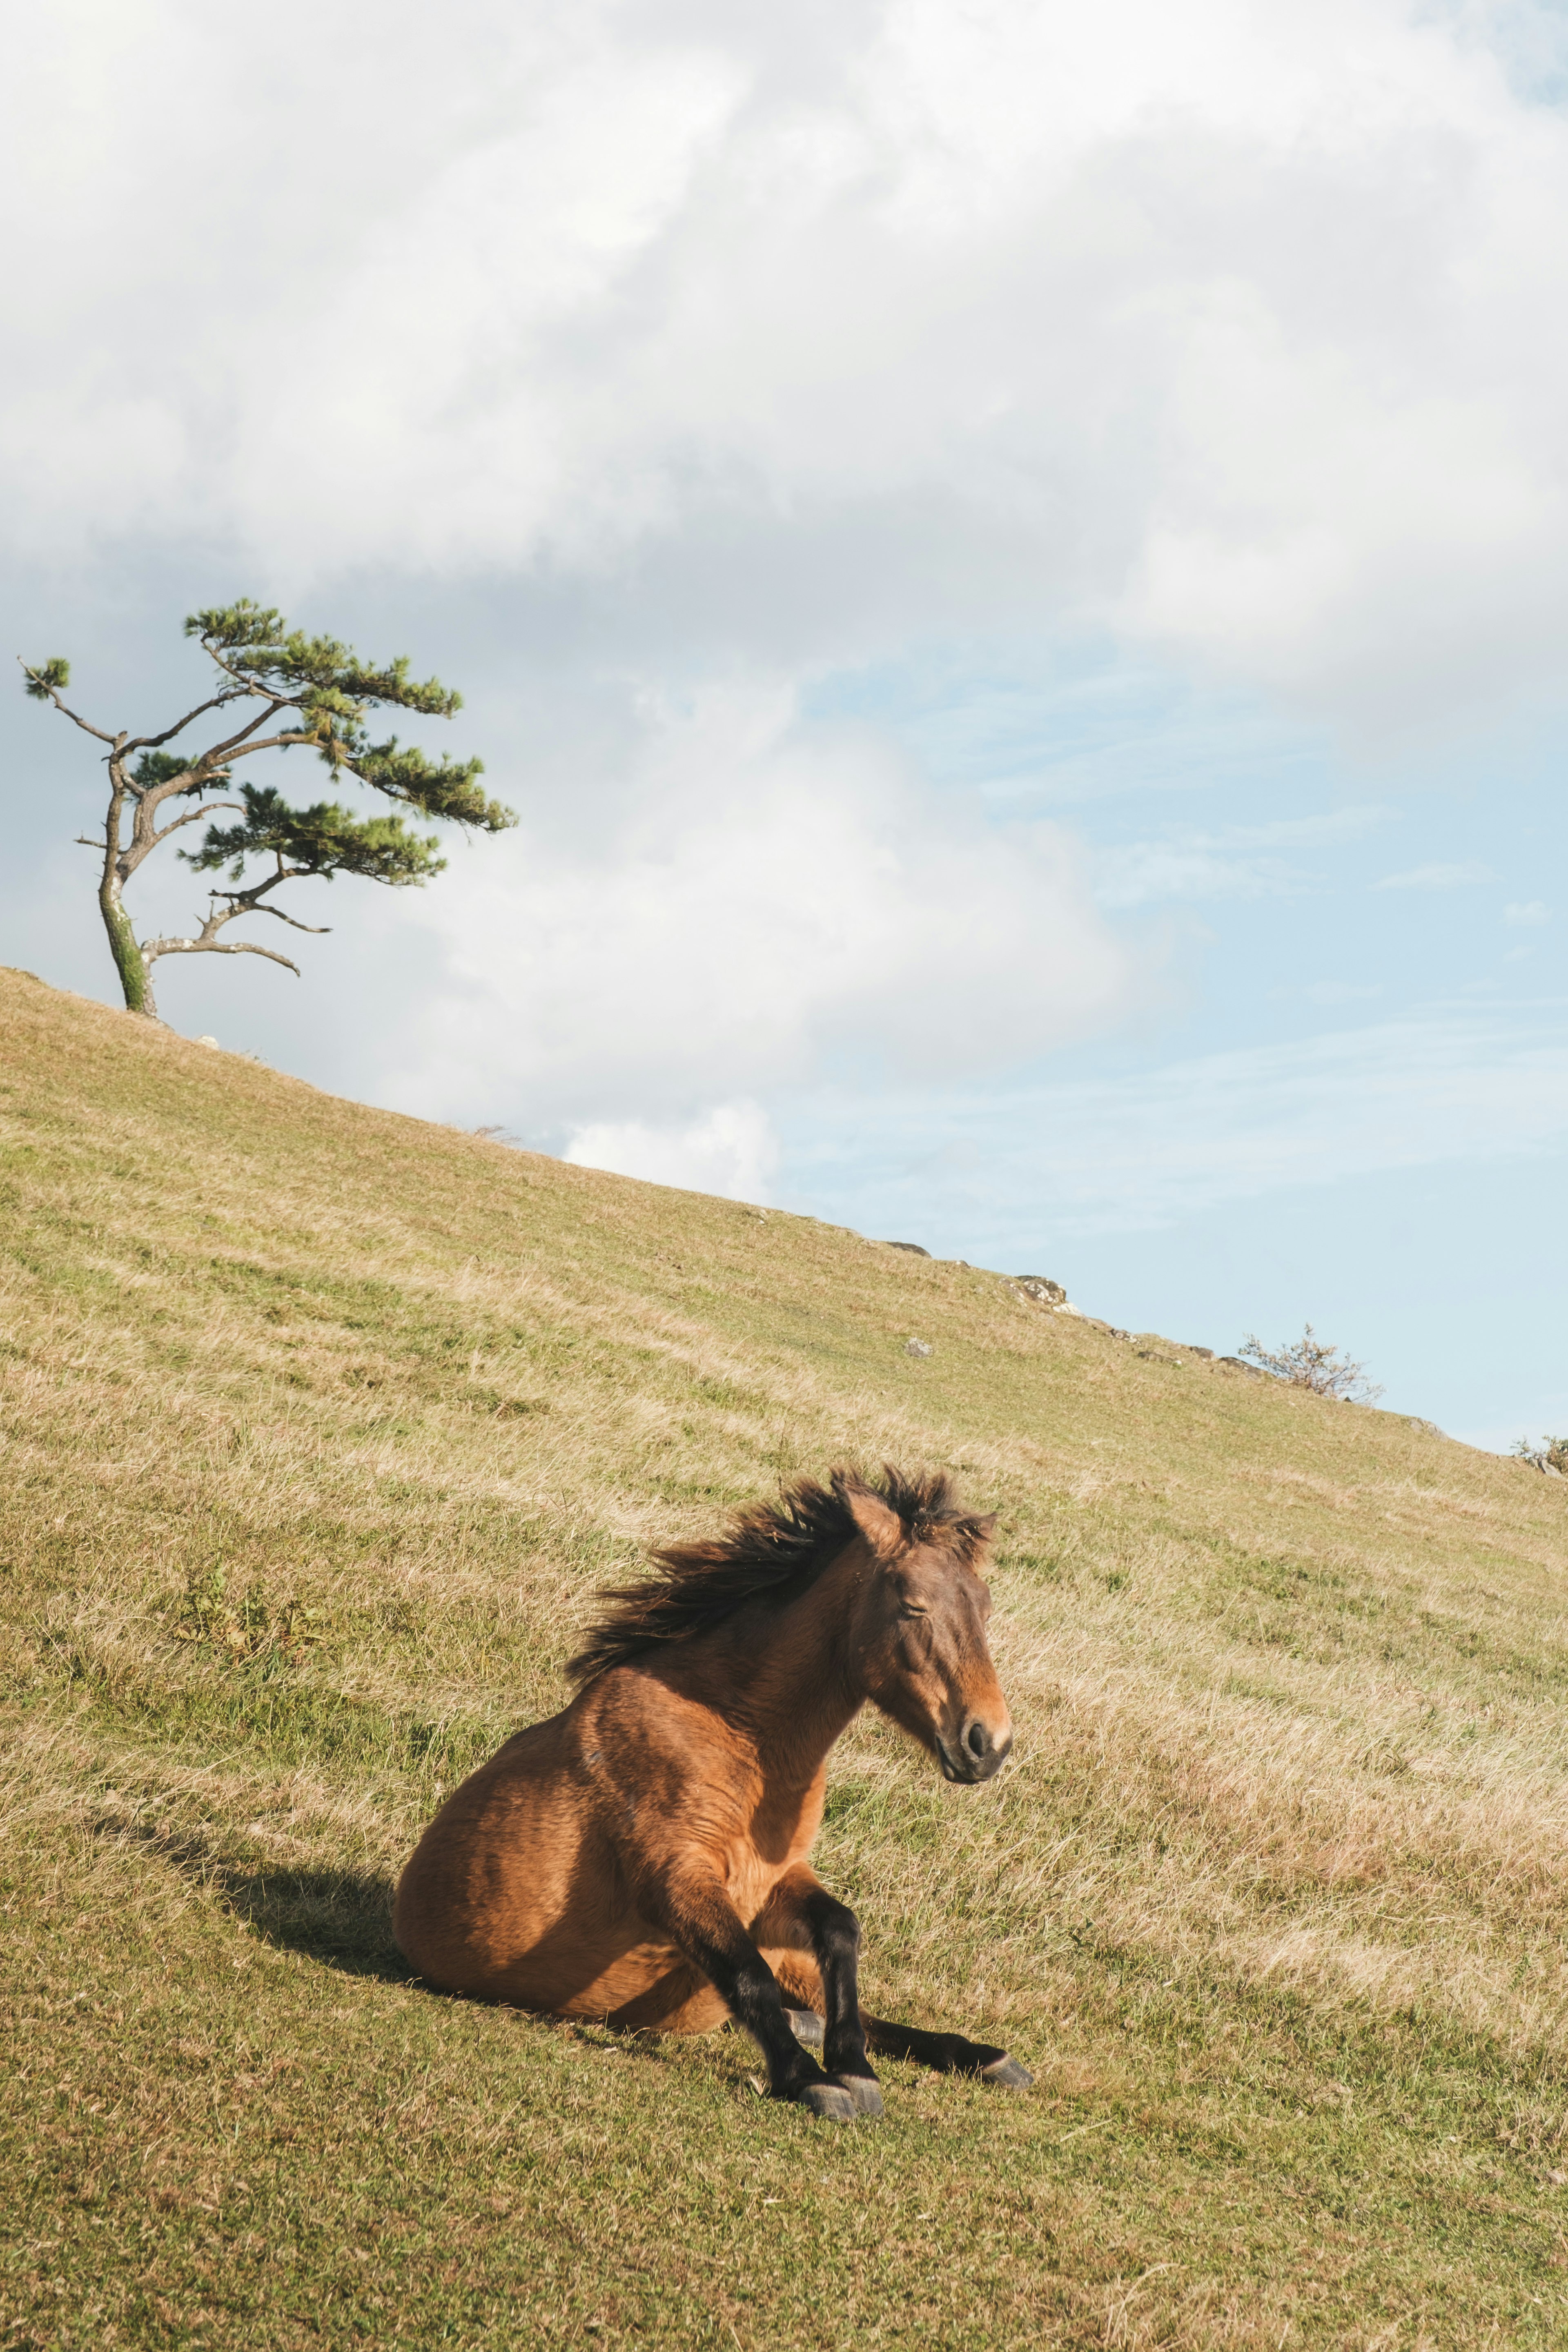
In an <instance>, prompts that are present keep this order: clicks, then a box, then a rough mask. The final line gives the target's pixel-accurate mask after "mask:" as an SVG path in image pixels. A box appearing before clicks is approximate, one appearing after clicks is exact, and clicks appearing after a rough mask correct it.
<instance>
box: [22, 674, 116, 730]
mask: <svg viewBox="0 0 1568 2352" xmlns="http://www.w3.org/2000/svg"><path fill="white" fill-rule="evenodd" d="M16 667H17V668H18V669H19V670H20V671H21V673H22V675H23V677H30V678H31V679H32V681H33V684H34V685H35V687H41V688H42V689H43V691H44V692H45V693H46V694H47V696H48V698H49V700H50V701H51V702H52V703H53V704H54V706H55V709H57V710H63V711H64V712H65V715H66V717H67V718H68V719H69V720H70V721H71V723H72V725H73V726H76V727H79V728H80V729H81V730H82V733H83V734H84V735H96V736H97V738H98V740H99V741H100V743H107V744H109V746H110V749H112V748H113V747H114V746H115V745H116V744H117V743H119V741H120V740H121V739H120V737H119V736H118V735H106V734H105V733H104V730H103V729H102V728H101V727H95V726H94V725H93V723H92V721H91V719H79V718H78V716H77V714H76V712H75V711H74V710H73V709H71V707H70V704H69V703H68V702H63V701H62V700H61V699H60V695H59V689H58V688H57V687H53V686H51V685H50V684H49V681H48V679H47V677H40V676H39V674H38V672H37V670H36V669H34V668H32V667H31V666H30V665H29V664H28V663H26V662H25V661H24V660H23V659H22V656H21V655H20V654H18V655H17V656H16Z"/></svg>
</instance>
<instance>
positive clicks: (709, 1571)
mask: <svg viewBox="0 0 1568 2352" xmlns="http://www.w3.org/2000/svg"><path fill="white" fill-rule="evenodd" d="M851 1495H870V1496H875V1497H876V1498H877V1500H878V1501H879V1502H881V1503H885V1504H886V1505H887V1507H888V1508H889V1510H890V1511H893V1512H896V1513H897V1515H898V1517H900V1519H901V1520H902V1522H903V1528H904V1534H905V1536H906V1538H907V1539H908V1540H909V1542H910V1544H920V1543H929V1542H931V1539H932V1538H934V1537H936V1536H938V1535H945V1536H946V1538H947V1539H948V1541H949V1543H950V1544H951V1545H952V1549H955V1550H956V1551H958V1552H959V1553H960V1554H961V1555H962V1556H963V1558H964V1559H973V1557H974V1555H975V1554H976V1553H977V1552H978V1551H979V1549H980V1548H981V1546H982V1544H983V1543H984V1539H985V1536H986V1533H987V1531H988V1528H987V1525H984V1524H982V1523H981V1522H980V1521H979V1520H977V1519H974V1518H971V1517H968V1516H967V1515H966V1514H965V1513H964V1512H963V1511H962V1510H961V1509H960V1508H959V1506H958V1501H957V1497H956V1496H955V1495H954V1492H953V1487H952V1479H951V1478H950V1477H949V1476H948V1475H947V1473H946V1471H945V1470H917V1471H916V1472H915V1473H914V1474H913V1475H905V1473H904V1472H903V1471H901V1470H895V1469H894V1467H893V1465H892V1464H891V1463H890V1462H887V1463H884V1464H883V1465H882V1476H881V1479H880V1481H879V1482H877V1483H872V1482H871V1481H869V1480H868V1479H866V1478H863V1477H862V1476H861V1475H860V1474H859V1472H858V1471H856V1470H844V1469H839V1470H834V1471H831V1472H830V1473H829V1475H828V1480H827V1484H826V1486H820V1485H818V1483H817V1482H816V1480H815V1479H812V1478H800V1479H797V1480H796V1481H795V1484H794V1485H793V1486H784V1487H783V1488H782V1489H781V1490H780V1493H779V1497H778V1500H777V1501H776V1502H769V1503H748V1504H747V1505H746V1506H745V1507H744V1508H743V1509H742V1510H739V1511H737V1512H736V1513H735V1515H734V1517H732V1519H731V1522H730V1527H729V1530H728V1532H727V1533H726V1534H724V1535H721V1536H717V1537H714V1538H712V1539H710V1541H709V1542H707V1543H687V1544H671V1545H669V1546H668V1548H667V1549H663V1550H660V1551H656V1552H655V1553H654V1554H653V1556H652V1561H653V1573H652V1575H651V1576H646V1577H644V1578H643V1579H642V1580H641V1581H640V1582H639V1583H637V1584H626V1585H621V1586H618V1587H614V1588H610V1589H606V1590H605V1591H603V1592H601V1594H600V1596H599V1597H600V1599H601V1601H604V1602H605V1604H606V1605H605V1610H604V1612H603V1613H602V1615H600V1616H599V1617H598V1618H596V1619H595V1622H594V1623H593V1624H592V1625H590V1626H589V1628H588V1630H587V1633H586V1634H585V1635H584V1642H583V1647H582V1648H581V1650H579V1652H578V1653H577V1655H576V1656H575V1657H574V1659H573V1660H572V1661H571V1663H570V1664H569V1665H568V1666H567V1669H566V1672H567V1674H568V1675H570V1677H571V1679H572V1680H573V1681H574V1683H578V1684H585V1683H591V1682H593V1681H594V1679H595V1676H596V1675H602V1674H605V1673H607V1672H608V1670H609V1668H610V1667H611V1666H624V1665H625V1664H626V1663H627V1661H628V1660H629V1659H632V1658H637V1657H641V1656H642V1655H643V1654H644V1653H645V1652H646V1651H648V1650H651V1649H654V1648H656V1647H658V1646H659V1645H661V1644H662V1643H666V1642H680V1641H684V1640H686V1639H687V1638H688V1637H689V1635H691V1634H693V1633H704V1632H706V1631H707V1630H708V1628H709V1627H710V1626H712V1625H716V1624H718V1622H720V1620H721V1618H724V1617H727V1616H729V1614H730V1612H731V1610H734V1609H738V1608H739V1607H740V1606H741V1603H742V1601H754V1600H756V1599H757V1598H758V1597H759V1596H762V1595H765V1594H768V1593H775V1592H778V1591H781V1590H782V1588H783V1587H784V1586H785V1585H787V1584H795V1586H796V1589H797V1590H803V1589H804V1588H805V1586H806V1585H807V1584H809V1583H810V1581H811V1580H812V1578H813V1577H815V1576H816V1575H818V1574H819V1573H820V1572H821V1570H823V1569H825V1568H826V1566H827V1564H828V1562H829V1561H830V1560H833V1559H837V1557H838V1555H839V1553H840V1552H841V1551H843V1550H845V1549H847V1546H848V1545H849V1544H851V1543H853V1542H854V1540H855V1538H856V1537H857V1536H858V1534H859V1529H858V1527H857V1526H856V1524H855V1519H854V1516H853V1514H852V1513H851V1511H850V1508H849V1497H850V1496H851Z"/></svg>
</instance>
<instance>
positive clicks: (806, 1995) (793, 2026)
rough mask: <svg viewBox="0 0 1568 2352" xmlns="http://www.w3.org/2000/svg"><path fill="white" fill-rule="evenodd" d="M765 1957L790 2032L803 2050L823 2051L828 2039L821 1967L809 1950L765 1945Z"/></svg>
mask: <svg viewBox="0 0 1568 2352" xmlns="http://www.w3.org/2000/svg"><path fill="white" fill-rule="evenodd" d="M763 1959H764V1960H766V1962H767V1964H768V1966H769V1968H770V1969H772V1970H773V1974H774V1976H775V1977H777V1979H778V1980H779V1990H780V1991H781V1992H782V1993H783V1994H784V2015H785V2017H786V2018H787V2019H788V2020H789V2025H790V2031H791V2032H792V2033H793V2034H794V2035H795V2040H796V2041H797V2042H799V2043H800V2044H801V2046H802V2048H803V2049H806V2050H816V2051H820V2050H821V2048H822V2045H823V2042H824V2041H825V2039H826V2028H825V2026H824V2025H823V2022H822V2014H823V2011H824V2010H825V2009H826V2006H827V1996H826V1993H825V1992H824V1991H823V1990H822V1971H821V1969H819V1968H818V1967H817V1965H816V1961H815V1960H814V1959H813V1958H812V1957H811V1955H810V1953H809V1952H796V1951H777V1950H769V1949H767V1948H764V1949H763Z"/></svg>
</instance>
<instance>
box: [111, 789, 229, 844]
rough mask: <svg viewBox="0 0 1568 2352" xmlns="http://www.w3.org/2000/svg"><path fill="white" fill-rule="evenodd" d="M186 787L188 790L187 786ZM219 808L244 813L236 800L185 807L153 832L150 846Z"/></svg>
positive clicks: (214, 812)
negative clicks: (161, 827) (179, 814)
mask: <svg viewBox="0 0 1568 2352" xmlns="http://www.w3.org/2000/svg"><path fill="white" fill-rule="evenodd" d="M186 789H187V790H189V787H188V786H187V787H186ZM219 809H232V810H233V811H234V812H235V814H237V816H243V815H244V814H245V811H244V809H243V808H242V807H241V806H240V803H238V801H208V802H206V803H205V804H204V805H203V806H202V807H201V808H194V809H187V810H186V812H185V814H184V816H175V817H171V818H170V820H169V822H168V824H166V825H164V827H163V831H162V832H161V833H154V834H153V841H152V846H153V848H154V849H156V848H157V846H158V844H159V843H160V842H161V841H167V840H168V838H169V835H171V834H172V833H178V831H179V830H180V827H181V826H182V825H183V824H201V822H202V820H203V818H204V817H209V816H216V814H217V813H218V811H219ZM94 846H95V847H101V844H95V845H94Z"/></svg>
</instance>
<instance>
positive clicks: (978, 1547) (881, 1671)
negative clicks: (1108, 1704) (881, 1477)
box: [845, 1488, 1013, 1783]
mask: <svg viewBox="0 0 1568 2352" xmlns="http://www.w3.org/2000/svg"><path fill="white" fill-rule="evenodd" d="M845 1500H846V1502H847V1504H848V1506H849V1508H850V1510H851V1511H852V1512H853V1514H854V1517H855V1524H856V1526H857V1527H858V1528H859V1530H860V1534H861V1536H862V1538H863V1539H864V1541H865V1545H866V1549H867V1551H868V1553H869V1555H870V1561H871V1573H870V1575H869V1576H868V1577H867V1578H865V1580H864V1581H863V1583H862V1586H861V1590H860V1594H859V1599H858V1604H857V1608H856V1612H855V1618H854V1624H853V1632H852V1635H851V1639H852V1640H853V1642H854V1643H855V1645H856V1648H857V1651H858V1664H859V1670H860V1678H861V1681H862V1683H863V1685H864V1688H865V1691H866V1696H867V1697H868V1698H869V1699H871V1700H872V1701H873V1702H874V1704H875V1705H876V1706H879V1707H880V1708H881V1709H882V1712H883V1713H884V1714H885V1715H890V1716H891V1717H892V1718H893V1721H894V1722H895V1723H897V1724H899V1725H900V1726H901V1727H902V1728H903V1729H904V1730H905V1731H907V1732H909V1733H910V1734H911V1735H912V1737H913V1738H916V1739H918V1740H919V1741H920V1743H921V1747H922V1748H930V1750H931V1753H932V1755H933V1756H935V1758H936V1759H937V1761H938V1762H939V1763H940V1764H941V1766H942V1771H943V1773H944V1775H945V1776H946V1778H947V1779H948V1780H963V1781H966V1782H971V1783H972V1782H973V1781H976V1780H989V1779H990V1778H991V1775H992V1774H993V1772H995V1771H999V1770H1000V1769H1001V1767H1002V1766H1003V1764H1004V1763H1005V1761H1006V1759H1007V1754H1008V1751H1009V1749H1010V1748H1011V1747H1012V1745H1013V1720H1012V1717H1011V1716H1010V1715H1009V1714H1008V1712H1007V1702H1006V1700H1005V1698H1004V1697H1003V1696H1002V1685H1001V1684H1000V1683H999V1682H998V1681H997V1679H996V1669H995V1667H994V1665H993V1664H992V1663H991V1651H990V1646H989V1644H988V1643H987V1642H986V1639H985V1620H986V1619H987V1617H989V1615H990V1614H991V1594H990V1592H989V1591H988V1590H987V1588H986V1585H985V1583H984V1580H983V1578H982V1577H981V1575H980V1573H979V1570H978V1568H977V1566H976V1562H977V1561H978V1560H979V1559H981V1558H983V1556H984V1551H985V1548H986V1545H987V1543H988V1542H989V1540H990V1537H991V1531H992V1529H993V1528H994V1525H995V1521H994V1519H993V1518H991V1517H985V1518H967V1519H961V1520H957V1521H953V1522H949V1523H947V1524H945V1525H941V1524H939V1525H937V1526H934V1527H932V1528H931V1529H930V1530H929V1532H925V1533H917V1534H916V1535H914V1536H911V1535H910V1531H909V1530H908V1529H907V1528H906V1527H905V1525H904V1522H903V1520H902V1519H901V1518H900V1517H899V1514H898V1513H897V1512H896V1511H894V1510H890V1509H889V1507H888V1505H887V1504H886V1503H885V1502H883V1500H882V1498H881V1496H879V1495H875V1494H871V1493H869V1492H868V1491H865V1490H861V1491H856V1490H855V1489H854V1488H850V1489H849V1490H848V1491H847V1493H846V1495H845Z"/></svg>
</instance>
